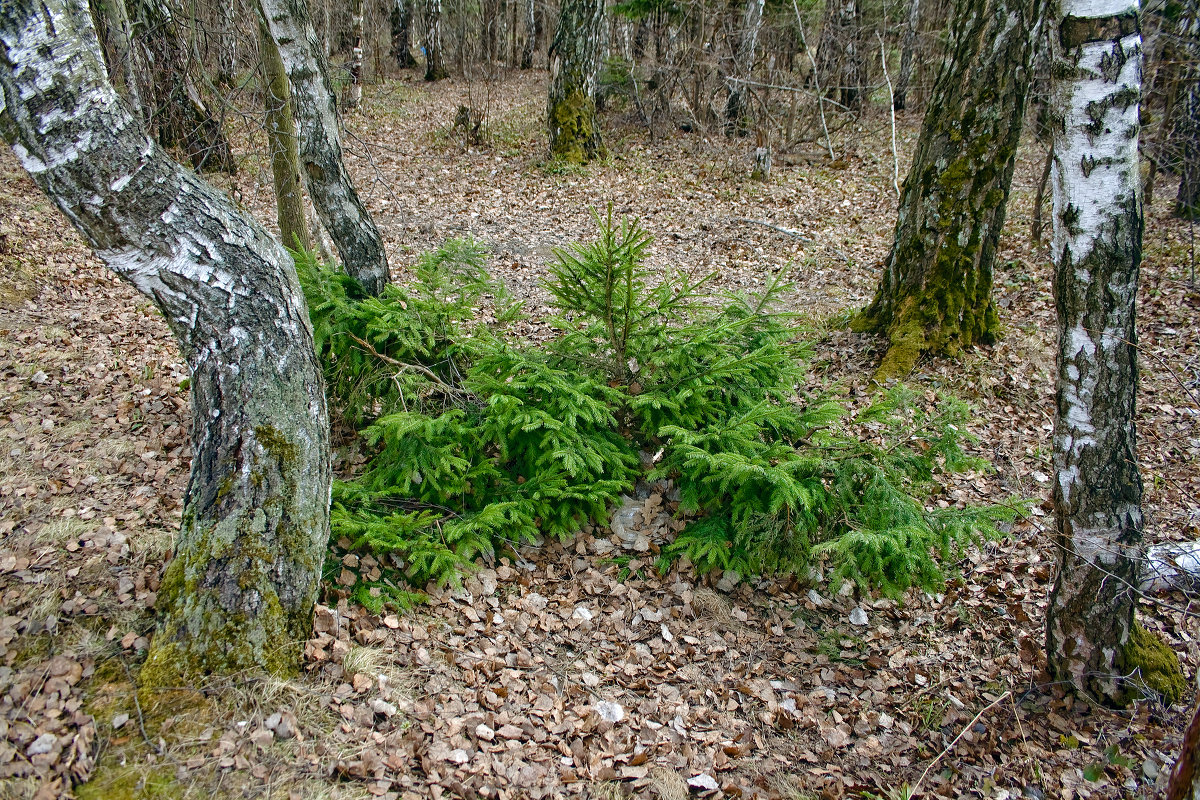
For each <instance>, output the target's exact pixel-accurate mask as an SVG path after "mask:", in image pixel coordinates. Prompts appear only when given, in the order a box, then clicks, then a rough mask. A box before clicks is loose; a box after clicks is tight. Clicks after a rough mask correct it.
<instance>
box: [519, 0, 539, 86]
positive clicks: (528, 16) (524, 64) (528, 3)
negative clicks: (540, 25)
mask: <svg viewBox="0 0 1200 800" xmlns="http://www.w3.org/2000/svg"><path fill="white" fill-rule="evenodd" d="M521 6H522V8H523V9H524V10H525V44H524V48H523V49H522V50H521V69H532V68H533V51H534V48H536V47H537V4H536V3H535V2H534V0H523V2H522V4H521Z"/></svg>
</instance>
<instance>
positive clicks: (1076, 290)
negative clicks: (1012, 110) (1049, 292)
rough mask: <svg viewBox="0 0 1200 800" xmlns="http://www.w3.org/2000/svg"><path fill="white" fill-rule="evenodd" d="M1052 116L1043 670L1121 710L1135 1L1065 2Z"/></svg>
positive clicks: (1128, 628)
mask: <svg viewBox="0 0 1200 800" xmlns="http://www.w3.org/2000/svg"><path fill="white" fill-rule="evenodd" d="M1056 27H1057V30H1056V31H1055V34H1056V35H1054V36H1053V37H1051V38H1052V41H1053V43H1054V44H1053V46H1054V48H1055V51H1056V52H1055V62H1056V63H1055V67H1054V75H1055V76H1056V77H1057V81H1056V86H1055V87H1054V90H1053V107H1052V110H1053V113H1055V114H1057V115H1059V118H1058V119H1057V120H1055V123H1054V125H1053V130H1054V151H1053V152H1054V164H1053V168H1052V173H1051V187H1052V190H1053V200H1054V243H1053V253H1054V259H1055V278H1054V293H1055V303H1056V306H1057V309H1058V376H1057V389H1056V401H1055V402H1056V407H1055V420H1054V471H1055V483H1054V516H1055V525H1056V532H1055V543H1056V545H1057V548H1058V551H1059V567H1058V577H1057V579H1056V581H1055V584H1054V589H1053V591H1052V592H1051V595H1050V605H1049V608H1048V609H1047V613H1046V649H1047V656H1048V665H1049V669H1050V672H1051V674H1052V675H1053V676H1054V677H1055V679H1056V680H1064V681H1069V682H1070V683H1071V684H1072V685H1074V686H1075V688H1076V689H1077V690H1079V691H1080V692H1082V693H1084V694H1086V695H1088V696H1090V697H1092V698H1095V699H1096V700H1098V701H1100V702H1103V703H1106V704H1110V705H1121V704H1123V703H1124V702H1125V701H1126V700H1127V697H1126V692H1127V689H1128V687H1127V685H1126V684H1125V682H1124V681H1123V680H1122V677H1121V676H1122V675H1125V674H1127V673H1128V672H1129V671H1130V670H1129V669H1127V667H1128V666H1129V665H1128V663H1127V662H1128V660H1129V659H1127V658H1126V655H1125V654H1126V651H1127V650H1128V649H1129V648H1130V647H1131V645H1132V644H1134V639H1135V632H1134V607H1135V602H1136V599H1137V586H1138V562H1139V559H1140V558H1141V554H1142V553H1141V541H1142V510H1141V501H1142V479H1141V476H1140V474H1139V473H1138V465H1137V446H1136V445H1137V440H1136V428H1135V425H1134V414H1135V401H1136V397H1137V378H1138V374H1137V331H1136V328H1135V325H1134V308H1135V306H1134V304H1135V300H1136V296H1137V285H1138V267H1139V264H1140V262H1141V256H1142V198H1141V188H1140V180H1139V169H1138V104H1139V99H1140V97H1141V69H1142V41H1141V33H1140V31H1139V27H1138V5H1137V0H1116V1H1114V0H1108V2H1097V0H1062V9H1061V16H1060V17H1059V19H1058V20H1057V23H1056Z"/></svg>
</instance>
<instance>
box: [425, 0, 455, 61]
mask: <svg viewBox="0 0 1200 800" xmlns="http://www.w3.org/2000/svg"><path fill="white" fill-rule="evenodd" d="M421 1H422V2H423V3H424V11H425V80H427V81H440V80H442V79H443V78H448V77H450V73H449V72H448V71H447V70H446V60H445V53H443V52H442V0H421Z"/></svg>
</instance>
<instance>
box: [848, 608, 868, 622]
mask: <svg viewBox="0 0 1200 800" xmlns="http://www.w3.org/2000/svg"><path fill="white" fill-rule="evenodd" d="M850 624H851V625H858V626H859V627H862V626H864V625H866V624H867V612H866V611H863V609H862V606H855V607H854V610H853V611H851V612H850Z"/></svg>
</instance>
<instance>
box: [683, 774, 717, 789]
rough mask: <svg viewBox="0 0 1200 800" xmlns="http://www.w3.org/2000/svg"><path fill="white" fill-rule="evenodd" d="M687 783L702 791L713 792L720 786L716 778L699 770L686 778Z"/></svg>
mask: <svg viewBox="0 0 1200 800" xmlns="http://www.w3.org/2000/svg"><path fill="white" fill-rule="evenodd" d="M687 783H688V786H690V787H692V788H693V789H699V790H701V791H704V792H715V791H717V790H718V789H720V788H721V787H720V786H718V785H717V779H716V778H714V777H713V776H712V775H709V774H708V773H707V772H701V773H700V774H699V775H694V776H692V777H691V778H688V782H687Z"/></svg>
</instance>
